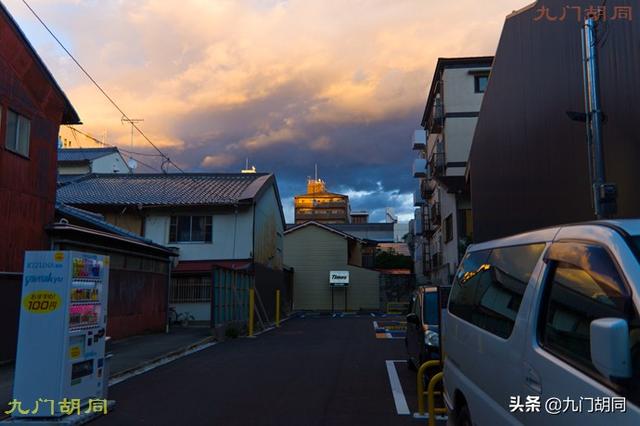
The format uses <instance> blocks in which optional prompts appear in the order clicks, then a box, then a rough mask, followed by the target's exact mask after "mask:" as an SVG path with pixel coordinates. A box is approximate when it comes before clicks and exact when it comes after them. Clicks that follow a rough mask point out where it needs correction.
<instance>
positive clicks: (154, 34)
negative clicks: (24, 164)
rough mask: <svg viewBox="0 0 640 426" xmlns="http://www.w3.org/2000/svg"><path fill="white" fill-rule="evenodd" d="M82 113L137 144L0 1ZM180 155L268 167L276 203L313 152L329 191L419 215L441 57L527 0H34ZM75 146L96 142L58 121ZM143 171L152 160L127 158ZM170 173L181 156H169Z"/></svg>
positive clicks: (138, 147)
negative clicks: (414, 146)
mask: <svg viewBox="0 0 640 426" xmlns="http://www.w3.org/2000/svg"><path fill="white" fill-rule="evenodd" d="M2 1H3V3H4V4H5V6H6V7H7V8H8V9H9V11H10V12H11V13H12V15H13V16H14V18H15V19H16V21H17V22H18V24H19V25H20V27H21V28H22V29H23V31H24V32H25V34H26V35H27V37H28V38H29V40H30V41H31V43H32V44H33V45H34V47H35V48H36V50H37V51H38V53H39V54H40V56H41V57H42V58H43V60H44V61H45V63H46V64H47V66H48V67H49V69H50V71H51V72H52V74H53V75H54V76H55V78H56V79H57V80H58V82H59V84H60V86H61V87H62V88H63V90H64V91H65V92H66V94H67V97H68V98H69V99H70V100H71V103H72V104H73V105H74V107H75V108H76V110H77V111H78V113H79V115H80V118H81V120H82V122H83V123H84V124H83V125H82V126H79V127H78V128H79V129H80V130H82V131H83V132H85V133H88V134H91V135H93V136H94V137H96V138H98V139H100V140H106V142H107V143H109V144H114V145H117V146H120V147H122V148H124V149H128V150H133V151H136V152H140V153H146V154H152V153H154V151H153V149H152V148H151V147H150V146H149V144H148V143H147V142H146V141H144V140H143V138H142V137H140V136H139V135H134V139H133V144H132V142H131V133H130V127H129V126H128V125H127V124H126V123H122V121H121V118H122V116H121V114H120V113H119V112H118V111H117V110H116V109H115V108H114V107H113V106H112V105H111V104H110V103H109V102H108V101H107V100H106V99H105V98H104V97H103V96H102V95H101V94H100V92H99V91H98V90H97V89H96V88H95V86H93V84H92V83H91V82H90V81H89V80H88V79H87V77H86V76H84V75H83V74H82V72H81V71H80V70H79V69H78V67H76V66H75V64H74V63H73V62H72V61H71V60H70V59H69V57H68V56H66V54H65V53H64V51H63V50H62V49H61V48H60V47H59V46H58V45H57V44H56V43H55V41H54V40H53V39H52V38H51V36H49V34H47V33H46V32H45V30H44V28H43V27H42V26H41V25H40V24H39V23H38V22H37V21H36V19H35V17H34V16H33V15H31V13H30V12H29V10H28V9H27V8H26V6H25V5H24V4H23V3H22V1H21V0H2ZM28 2H29V4H30V5H31V6H32V7H33V8H34V10H36V12H37V13H38V14H39V15H40V17H41V18H42V19H43V20H44V21H45V22H46V23H47V25H48V26H49V27H50V28H51V29H52V30H53V32H54V33H55V34H56V35H57V36H58V37H59V38H60V39H61V40H62V42H63V43H64V44H65V46H66V47H67V48H68V49H69V50H70V51H71V52H72V53H73V54H74V55H75V56H76V58H77V59H78V60H79V62H80V63H81V64H82V65H83V66H84V67H85V68H86V69H87V70H88V71H89V73H90V74H91V75H92V76H93V77H94V78H95V79H96V80H97V81H98V82H99V83H100V85H102V86H103V88H104V89H105V90H106V91H107V93H109V95H110V96H111V97H112V98H113V99H115V100H116V102H117V103H118V104H119V105H120V106H121V108H122V109H123V110H124V111H125V112H126V114H127V115H128V116H129V117H131V118H139V119H144V121H143V122H140V123H139V124H138V125H139V126H140V128H141V129H142V130H143V131H144V132H145V133H146V134H147V135H148V136H149V138H150V139H151V140H152V141H153V142H154V143H155V144H156V145H158V146H159V147H160V148H161V149H162V151H163V152H165V153H166V154H167V155H168V156H169V157H170V158H171V160H172V161H174V162H175V163H176V164H178V165H179V167H180V168H182V169H184V170H187V171H199V172H238V171H240V169H242V168H244V166H245V161H246V159H247V158H248V159H249V164H250V165H255V167H256V169H257V171H259V172H271V173H275V175H276V178H277V182H278V187H279V189H280V194H281V196H282V202H283V207H284V210H285V216H286V218H287V221H288V222H291V221H293V196H294V195H295V194H298V193H304V192H305V190H306V180H307V178H308V177H309V176H312V175H313V174H314V165H315V164H317V165H318V170H319V177H320V178H322V179H324V180H325V181H326V183H327V188H328V190H330V191H332V192H340V193H344V194H347V195H349V197H350V200H351V207H352V209H353V210H367V211H369V212H370V214H371V216H370V220H371V221H373V222H377V221H383V220H384V212H385V208H386V207H391V208H393V209H394V210H395V212H396V214H398V216H399V218H400V220H401V221H408V220H409V219H410V218H411V217H412V216H413V209H414V207H413V198H412V194H413V191H414V189H415V188H416V185H417V182H416V180H415V179H414V178H413V177H412V174H411V165H412V161H413V159H414V158H415V153H414V152H413V151H411V136H412V134H413V131H414V130H415V129H418V128H419V127H420V119H421V117H422V112H423V110H424V104H425V102H426V97H427V92H428V89H429V85H430V83H431V78H432V76H433V71H434V67H435V64H436V62H437V59H438V57H457V56H476V55H477V56H484V55H493V54H494V53H495V50H496V47H497V44H498V40H499V37H500V32H501V30H502V26H503V23H504V19H505V17H506V16H507V15H508V14H509V13H511V12H512V11H513V10H516V9H519V8H521V7H524V6H526V5H527V4H528V3H530V1H528V0H486V1H482V2H481V1H478V0H454V1H440V0H246V1H242V0H236V1H227V0H208V1H205V0H181V1H180V2H175V1H169V0H162V1H147V0H86V1H81V0H28ZM61 134H62V137H63V139H66V140H69V141H71V146H72V147H80V146H83V147H90V146H95V144H94V143H92V142H91V140H89V139H87V138H85V137H82V136H80V135H77V134H73V133H72V132H70V131H69V130H68V129H62V130H61ZM136 158H137V159H138V160H139V162H140V163H139V166H138V169H137V172H152V171H153V170H152V169H150V168H148V167H146V166H144V165H142V164H141V163H145V164H147V165H149V166H152V167H153V168H154V169H156V171H158V170H159V169H160V164H161V161H160V159H159V158H158V157H154V156H136ZM170 170H172V171H176V170H175V169H170Z"/></svg>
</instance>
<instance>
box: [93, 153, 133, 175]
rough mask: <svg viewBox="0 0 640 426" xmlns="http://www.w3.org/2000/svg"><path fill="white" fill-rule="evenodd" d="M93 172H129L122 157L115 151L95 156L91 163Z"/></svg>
mask: <svg viewBox="0 0 640 426" xmlns="http://www.w3.org/2000/svg"><path fill="white" fill-rule="evenodd" d="M91 171H92V172H93V173H130V172H131V170H130V169H129V167H127V164H126V162H125V160H124V158H123V157H122V156H121V155H120V154H119V153H117V152H114V153H113V154H109V155H105V156H104V157H100V158H96V159H95V160H93V161H92V163H91Z"/></svg>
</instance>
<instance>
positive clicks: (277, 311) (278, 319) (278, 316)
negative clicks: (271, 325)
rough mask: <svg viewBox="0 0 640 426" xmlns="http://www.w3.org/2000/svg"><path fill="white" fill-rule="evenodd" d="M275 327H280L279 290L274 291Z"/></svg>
mask: <svg viewBox="0 0 640 426" xmlns="http://www.w3.org/2000/svg"><path fill="white" fill-rule="evenodd" d="M276 327H280V290H276Z"/></svg>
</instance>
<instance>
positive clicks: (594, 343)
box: [590, 318, 632, 380]
mask: <svg viewBox="0 0 640 426" xmlns="http://www.w3.org/2000/svg"><path fill="white" fill-rule="evenodd" d="M590 333H591V339H590V340H591V361H592V362H593V365H594V366H595V367H596V369H597V370H598V371H599V372H600V373H601V374H602V375H603V376H605V377H607V378H608V379H610V380H615V379H629V378H631V376H632V372H631V349H630V347H629V325H628V324H627V321H625V320H623V319H621V318H600V319H597V320H594V321H592V322H591V329H590Z"/></svg>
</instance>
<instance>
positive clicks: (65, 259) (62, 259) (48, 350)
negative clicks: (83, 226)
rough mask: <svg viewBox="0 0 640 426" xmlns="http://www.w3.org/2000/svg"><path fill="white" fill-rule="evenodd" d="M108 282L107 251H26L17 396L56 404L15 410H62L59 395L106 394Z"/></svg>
mask: <svg viewBox="0 0 640 426" xmlns="http://www.w3.org/2000/svg"><path fill="white" fill-rule="evenodd" d="M108 282H109V257H108V256H101V255H96V254H89V253H81V252H75V251H33V252H27V253H26V255H25V263H24V274H23V281H22V296H21V298H22V300H21V309H20V326H19V331H18V351H17V359H16V368H15V377H14V388H13V398H14V399H15V400H17V401H20V402H21V404H22V406H23V407H25V406H26V407H33V406H34V404H35V403H36V401H39V400H48V401H53V404H51V405H52V406H53V407H54V408H52V409H51V410H49V409H47V410H40V411H38V412H36V413H33V412H30V413H27V414H22V413H20V412H19V411H17V410H16V411H14V412H13V413H12V415H13V416H18V417H21V416H28V417H51V416H60V415H62V414H63V413H62V412H61V411H60V405H59V402H60V401H63V400H65V399H66V400H71V399H73V400H80V401H81V403H82V404H83V405H84V404H86V403H87V402H88V401H89V400H90V399H100V398H103V392H104V389H106V386H103V385H104V383H103V382H105V381H107V380H108V377H105V374H104V371H105V337H106V336H105V332H106V327H107V300H108Z"/></svg>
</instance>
